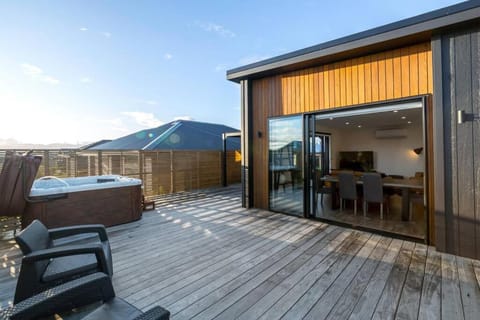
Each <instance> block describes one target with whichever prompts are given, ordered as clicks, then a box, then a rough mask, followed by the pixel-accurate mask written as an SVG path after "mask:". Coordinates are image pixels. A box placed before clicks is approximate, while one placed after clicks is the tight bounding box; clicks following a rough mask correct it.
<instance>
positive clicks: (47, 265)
mask: <svg viewBox="0 0 480 320" xmlns="http://www.w3.org/2000/svg"><path fill="white" fill-rule="evenodd" d="M85 233H96V234H98V236H99V239H100V241H96V242H94V243H87V244H78V245H58V244H55V240H58V239H61V238H64V237H69V236H73V235H78V234H85ZM15 240H16V241H17V244H18V245H19V246H20V249H21V250H22V252H23V254H24V257H23V259H22V265H21V268H20V274H19V276H18V281H17V287H16V290H15V297H14V303H15V304H17V303H18V302H20V301H22V300H24V299H26V298H28V297H31V296H33V295H35V294H37V293H39V292H41V291H44V290H46V289H48V288H51V287H54V286H56V285H58V284H61V283H64V282H66V281H69V280H72V279H75V278H78V277H80V276H83V275H87V274H90V273H94V272H103V273H105V274H107V275H109V276H112V275H113V266H112V253H111V249H110V243H109V241H108V236H107V232H106V230H105V227H104V226H103V225H83V226H72V227H64V228H56V229H47V228H46V227H45V226H44V225H43V224H42V223H41V222H40V221H38V220H34V221H33V222H32V223H31V224H30V225H29V226H28V227H27V228H25V229H24V230H22V231H21V232H20V233H19V234H18V235H17V236H16V237H15Z"/></svg>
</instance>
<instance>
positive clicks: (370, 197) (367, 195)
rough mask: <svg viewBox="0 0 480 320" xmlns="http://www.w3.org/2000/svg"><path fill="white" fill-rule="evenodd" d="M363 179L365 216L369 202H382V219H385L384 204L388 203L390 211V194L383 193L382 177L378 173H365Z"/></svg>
mask: <svg viewBox="0 0 480 320" xmlns="http://www.w3.org/2000/svg"><path fill="white" fill-rule="evenodd" d="M362 181H363V216H364V217H366V216H367V211H368V203H369V202H371V203H379V204H380V219H383V204H384V203H386V204H387V212H388V211H389V203H388V195H386V194H384V193H383V183H382V177H381V176H380V174H378V173H365V174H363V176H362Z"/></svg>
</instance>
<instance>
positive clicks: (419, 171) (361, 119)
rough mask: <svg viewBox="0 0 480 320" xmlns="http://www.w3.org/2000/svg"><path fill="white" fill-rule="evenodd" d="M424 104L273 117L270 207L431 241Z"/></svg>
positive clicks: (408, 102)
mask: <svg viewBox="0 0 480 320" xmlns="http://www.w3.org/2000/svg"><path fill="white" fill-rule="evenodd" d="M424 104H425V101H424V100H423V99H413V100H412V99H410V100H405V101H396V102H394V103H387V104H385V103H384V104H377V105H367V106H362V107H358V108H344V109H342V110H340V111H334V112H319V113H312V114H305V115H303V116H301V115H300V116H290V117H278V118H271V119H269V126H268V130H269V131H268V132H269V154H268V156H269V190H270V192H269V209H270V210H272V211H277V212H282V213H287V214H291V215H297V216H302V217H308V218H313V219H320V220H325V221H328V222H334V223H338V224H341V225H347V226H350V227H353V228H358V229H365V230H370V231H372V230H373V231H377V232H380V233H387V234H396V235H398V236H401V237H405V238H409V239H415V240H417V241H422V242H426V241H427V240H426V235H427V229H428V217H427V211H426V199H425V191H424V190H425V181H426V177H425V171H426V165H425V164H426V154H427V152H426V147H425V145H426V144H425V137H426V135H425V116H424V114H425V108H424Z"/></svg>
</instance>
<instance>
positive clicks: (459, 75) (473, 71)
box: [434, 27, 480, 259]
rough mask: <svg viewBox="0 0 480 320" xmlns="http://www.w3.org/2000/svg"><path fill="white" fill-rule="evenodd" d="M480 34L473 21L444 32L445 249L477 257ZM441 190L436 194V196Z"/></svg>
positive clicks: (479, 256)
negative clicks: (461, 119)
mask: <svg viewBox="0 0 480 320" xmlns="http://www.w3.org/2000/svg"><path fill="white" fill-rule="evenodd" d="M479 34H480V27H475V28H470V29H466V30H457V31H455V32H450V33H448V34H444V35H442V37H441V50H442V52H441V55H442V72H443V77H442V83H443V88H442V90H443V94H442V98H443V101H442V102H443V110H444V113H443V116H444V121H443V125H444V154H445V156H444V161H445V166H444V174H445V194H444V198H445V245H446V246H445V250H446V251H447V252H450V253H454V254H458V255H462V256H468V257H472V258H477V259H478V258H480V254H479V253H480V252H479V250H480V248H479V243H480V233H479V223H480V216H479V214H478V211H479V209H480V207H479V200H477V198H478V193H479V191H478V188H479V183H480V182H479V181H478V180H479V177H480V174H479V173H480V162H479V161H480V158H479V155H480V152H479V151H478V146H477V144H478V142H479V141H478V139H479V133H480V132H479V128H478V121H474V119H473V117H474V115H478V113H479V111H480V110H479V109H480V106H479V100H480V99H479V81H480V80H479V73H480V62H479V61H478V60H479V54H478V52H479V49H480V48H479V46H478V37H479ZM436 85H437V84H436V83H435V84H434V87H435V86H436ZM435 89H436V90H438V88H435ZM457 111H464V112H465V113H466V114H467V117H466V119H467V121H465V122H464V123H458V119H457ZM441 196H442V195H441V194H436V197H441ZM439 249H441V248H439Z"/></svg>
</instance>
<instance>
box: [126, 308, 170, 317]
mask: <svg viewBox="0 0 480 320" xmlns="http://www.w3.org/2000/svg"><path fill="white" fill-rule="evenodd" d="M168 319H170V311H168V310H165V309H163V308H162V307H159V306H156V307H153V308H152V309H150V310H148V311H146V312H145V313H143V314H141V315H139V316H138V317H136V318H134V319H133V320H168Z"/></svg>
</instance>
